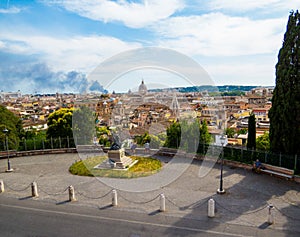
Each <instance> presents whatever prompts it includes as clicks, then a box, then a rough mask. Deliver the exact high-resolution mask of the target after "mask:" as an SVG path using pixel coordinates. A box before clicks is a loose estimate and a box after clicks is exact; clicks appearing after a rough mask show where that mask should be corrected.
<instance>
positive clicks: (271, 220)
mask: <svg viewBox="0 0 300 237" xmlns="http://www.w3.org/2000/svg"><path fill="white" fill-rule="evenodd" d="M268 224H269V225H272V224H274V207H273V205H271V204H270V205H269V206H268Z"/></svg>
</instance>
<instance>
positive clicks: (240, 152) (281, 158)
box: [0, 137, 300, 174]
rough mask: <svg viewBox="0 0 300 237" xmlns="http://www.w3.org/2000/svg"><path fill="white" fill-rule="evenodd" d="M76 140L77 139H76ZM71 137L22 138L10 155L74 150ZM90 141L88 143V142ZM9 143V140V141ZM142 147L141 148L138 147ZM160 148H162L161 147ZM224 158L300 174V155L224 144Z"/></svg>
mask: <svg viewBox="0 0 300 237" xmlns="http://www.w3.org/2000/svg"><path fill="white" fill-rule="evenodd" d="M77 141H78V140H77ZM77 141H75V139H73V138H69V137H66V138H60V137H59V138H50V139H30V140H26V139H22V140H21V141H19V143H18V144H14V145H15V147H18V149H11V147H10V150H15V151H11V155H10V156H11V157H12V156H14V152H16V151H17V152H18V153H19V154H24V155H26V154H28V155H30V154H31V153H32V151H39V152H38V153H39V154H43V152H44V153H45V151H46V150H47V154H49V153H51V152H50V150H53V152H55V151H56V152H59V151H58V150H61V151H62V152H64V151H65V150H66V151H67V150H68V149H71V148H73V149H71V150H69V151H68V152H74V151H73V150H76V146H75V144H76V143H77ZM83 141H86V139H84V138H81V139H80V143H81V144H83ZM89 143H90V144H89ZM10 144H11V141H10ZM85 144H89V145H92V141H90V142H85ZM140 149H143V148H140ZM161 149H162V148H161ZM221 149H222V147H220V146H216V145H208V144H199V146H198V149H197V153H198V154H200V155H205V154H206V155H219V156H220V155H221V152H220V151H221ZM6 150H7V148H6V143H5V141H0V157H6V156H7V152H6ZM224 159H227V160H233V161H238V162H241V163H245V164H252V163H253V161H255V160H256V159H259V160H260V161H261V162H263V163H266V164H270V165H274V166H278V167H284V168H287V169H291V170H295V173H297V174H300V155H298V156H297V155H286V154H278V153H271V152H268V151H255V150H247V149H246V148H241V147H234V146H226V147H224Z"/></svg>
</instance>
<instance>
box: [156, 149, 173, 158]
mask: <svg viewBox="0 0 300 237" xmlns="http://www.w3.org/2000/svg"><path fill="white" fill-rule="evenodd" d="M176 153H177V149H174V148H167V147H162V148H161V149H159V151H158V152H157V155H161V156H174V155H175V154H176Z"/></svg>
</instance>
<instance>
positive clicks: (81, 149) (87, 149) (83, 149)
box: [76, 145, 103, 153]
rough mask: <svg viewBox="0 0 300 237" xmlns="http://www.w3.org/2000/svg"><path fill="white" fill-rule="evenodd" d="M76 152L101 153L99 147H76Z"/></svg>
mask: <svg viewBox="0 0 300 237" xmlns="http://www.w3.org/2000/svg"><path fill="white" fill-rule="evenodd" d="M76 150H77V152H84V153H88V152H99V151H103V149H102V147H101V146H100V145H77V146H76Z"/></svg>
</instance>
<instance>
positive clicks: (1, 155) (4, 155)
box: [0, 150, 17, 158]
mask: <svg viewBox="0 0 300 237" xmlns="http://www.w3.org/2000/svg"><path fill="white" fill-rule="evenodd" d="M8 154H9V157H15V156H16V155H17V151H16V150H9V151H8ZM0 158H7V151H0Z"/></svg>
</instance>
